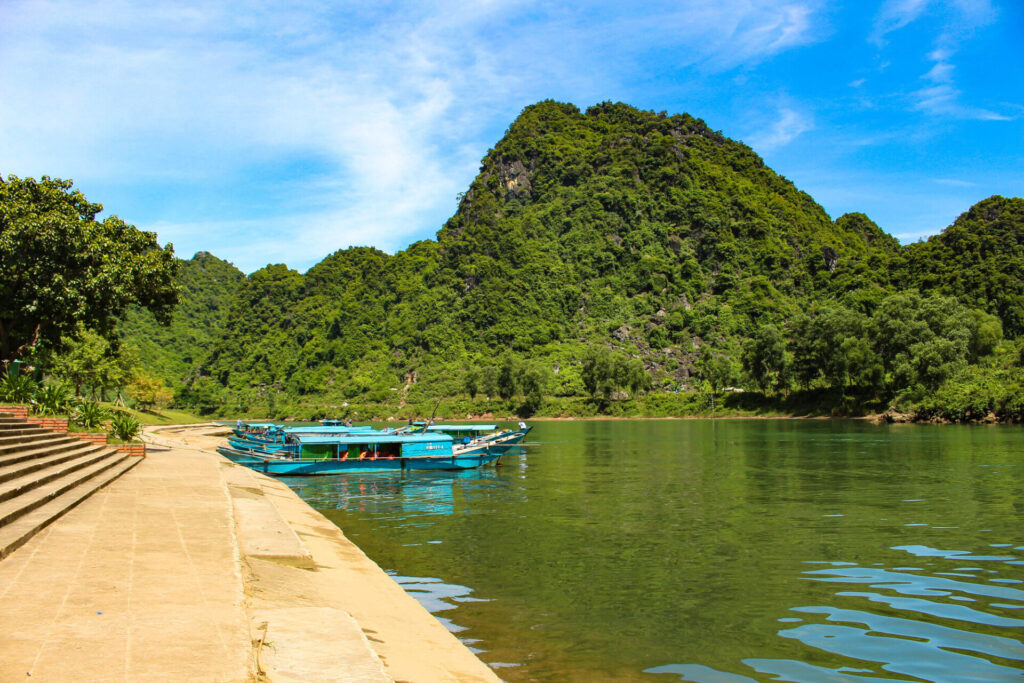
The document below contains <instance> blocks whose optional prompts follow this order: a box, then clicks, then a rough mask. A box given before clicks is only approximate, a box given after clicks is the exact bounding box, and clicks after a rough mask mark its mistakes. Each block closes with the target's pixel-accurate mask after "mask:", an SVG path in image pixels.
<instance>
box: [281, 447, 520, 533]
mask: <svg viewBox="0 0 1024 683" xmlns="http://www.w3.org/2000/svg"><path fill="white" fill-rule="evenodd" d="M510 455H511V454H510ZM510 462H514V458H510ZM510 469H511V468H493V469H491V468H488V469H474V470H453V471H445V470H405V471H396V472H368V473H356V472H353V473H351V474H344V475H338V476H332V477H291V478H288V479H284V480H282V481H284V482H285V483H287V484H288V487H289V488H291V489H292V490H293V491H295V493H297V494H298V495H299V497H301V498H302V499H303V500H304V501H306V502H307V503H309V504H310V505H311V506H313V507H314V508H316V509H317V510H321V511H329V510H350V511H359V512H369V513H372V514H373V515H374V516H379V517H383V518H389V517H393V516H399V517H403V518H408V517H410V516H417V515H450V514H452V513H453V512H455V509H456V505H457V502H456V493H455V486H456V483H459V484H461V485H460V486H459V499H460V500H462V501H463V503H467V502H470V501H471V500H472V498H473V497H474V496H476V495H481V494H483V492H484V491H485V490H486V489H487V488H489V487H491V486H503V485H504V482H505V480H506V479H507V478H508V477H509V476H514V473H513V472H511V471H509V470H510Z"/></svg>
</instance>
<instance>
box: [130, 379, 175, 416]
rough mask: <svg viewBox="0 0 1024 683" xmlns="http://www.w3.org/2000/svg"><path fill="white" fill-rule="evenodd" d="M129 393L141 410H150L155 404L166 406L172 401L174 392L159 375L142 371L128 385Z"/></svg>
mask: <svg viewBox="0 0 1024 683" xmlns="http://www.w3.org/2000/svg"><path fill="white" fill-rule="evenodd" d="M128 393H129V394H131V396H132V398H134V399H135V400H136V401H137V402H138V404H139V408H140V409H141V410H148V409H150V408H152V407H153V406H159V407H161V408H166V407H167V405H168V404H169V403H170V402H171V398H172V395H173V394H172V392H171V390H170V389H168V388H167V387H166V386H164V382H163V380H162V379H160V378H159V377H155V376H154V375H150V374H147V373H144V372H140V373H138V374H136V375H135V378H134V379H133V380H132V383H131V384H130V385H128Z"/></svg>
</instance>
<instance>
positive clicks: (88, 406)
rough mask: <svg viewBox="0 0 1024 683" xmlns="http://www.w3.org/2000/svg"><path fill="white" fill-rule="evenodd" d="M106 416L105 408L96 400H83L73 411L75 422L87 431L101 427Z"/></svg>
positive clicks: (107, 415)
mask: <svg viewBox="0 0 1024 683" xmlns="http://www.w3.org/2000/svg"><path fill="white" fill-rule="evenodd" d="M108 417H109V414H108V413H107V411H106V409H104V408H103V406H101V405H100V404H99V403H97V402H96V401H85V402H84V403H82V404H81V405H80V406H78V409H77V410H76V411H75V412H74V420H75V424H77V425H79V426H81V427H82V428H84V429H86V430H89V431H92V430H95V429H99V428H100V427H102V426H103V421H104V420H106V419H107V418H108Z"/></svg>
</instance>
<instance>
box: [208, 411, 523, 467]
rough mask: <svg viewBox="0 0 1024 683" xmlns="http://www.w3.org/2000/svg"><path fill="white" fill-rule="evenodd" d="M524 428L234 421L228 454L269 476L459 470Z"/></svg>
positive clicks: (495, 454) (478, 462)
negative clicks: (235, 423)
mask: <svg viewBox="0 0 1024 683" xmlns="http://www.w3.org/2000/svg"><path fill="white" fill-rule="evenodd" d="M530 429H531V428H530V427H528V426H526V425H525V424H523V423H520V427H519V429H516V430H512V429H506V430H498V431H496V430H497V426H496V425H434V424H431V423H410V424H409V425H408V426H406V427H403V428H401V429H397V430H393V429H384V430H377V429H374V428H372V427H370V426H352V425H351V424H349V425H336V424H333V425H326V424H324V425H322V426H320V427H284V426H281V425H276V424H271V423H243V422H241V421H239V422H238V424H237V425H236V428H235V430H234V431H235V435H234V436H233V437H229V438H228V445H226V446H220V447H218V448H217V451H218V452H219V453H221V455H224V456H225V457H227V458H228V459H230V460H232V461H234V462H236V463H238V464H241V465H245V466H247V467H250V468H252V469H255V470H258V471H260V472H263V473H266V474H270V475H274V476H309V475H324V474H342V473H345V472H386V471H392V470H396V471H397V470H461V469H470V468H474V467H481V466H483V465H486V464H489V463H497V462H498V461H499V459H500V458H501V456H502V455H504V454H505V452H506V451H507V450H508V449H510V448H514V447H516V446H518V445H519V444H520V443H521V442H522V440H523V438H524V437H525V436H526V434H527V433H528V432H529V431H530Z"/></svg>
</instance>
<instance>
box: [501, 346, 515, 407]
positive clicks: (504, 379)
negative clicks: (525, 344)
mask: <svg viewBox="0 0 1024 683" xmlns="http://www.w3.org/2000/svg"><path fill="white" fill-rule="evenodd" d="M518 375H519V364H518V363H517V362H516V359H515V357H513V356H512V354H508V353H506V354H505V355H504V356H503V357H502V359H501V364H500V365H499V366H498V377H497V384H498V387H497V388H498V396H501V397H502V398H503V399H505V400H506V401H507V400H509V399H510V398H512V397H513V396H515V395H516V389H517V388H518V384H519V381H518Z"/></svg>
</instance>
